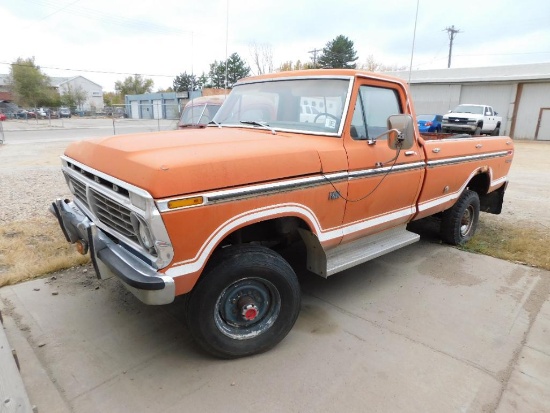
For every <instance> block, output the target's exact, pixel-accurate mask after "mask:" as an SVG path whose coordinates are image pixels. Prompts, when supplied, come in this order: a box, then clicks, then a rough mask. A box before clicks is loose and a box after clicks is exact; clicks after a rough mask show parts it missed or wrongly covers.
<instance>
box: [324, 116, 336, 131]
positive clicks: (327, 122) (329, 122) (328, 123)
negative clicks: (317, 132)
mask: <svg viewBox="0 0 550 413" xmlns="http://www.w3.org/2000/svg"><path fill="white" fill-rule="evenodd" d="M325 128H329V129H336V120H335V119H332V118H329V117H327V119H326V120H325Z"/></svg>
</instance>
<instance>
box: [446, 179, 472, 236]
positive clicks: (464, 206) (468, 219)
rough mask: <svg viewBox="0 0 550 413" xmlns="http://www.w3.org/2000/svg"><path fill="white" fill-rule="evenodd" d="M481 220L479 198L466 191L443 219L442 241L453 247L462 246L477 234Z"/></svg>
mask: <svg viewBox="0 0 550 413" xmlns="http://www.w3.org/2000/svg"><path fill="white" fill-rule="evenodd" d="M478 220H479V196H478V194H477V192H474V191H470V190H468V189H467V190H465V191H464V192H463V193H462V195H461V196H460V198H458V201H456V203H455V204H454V205H453V206H452V207H451V208H449V209H447V210H446V211H443V215H442V217H441V239H442V240H443V241H444V242H446V243H448V244H451V245H462V244H464V243H466V242H468V241H469V240H470V239H471V238H472V237H473V236H474V234H475V232H476V229H477V223H478Z"/></svg>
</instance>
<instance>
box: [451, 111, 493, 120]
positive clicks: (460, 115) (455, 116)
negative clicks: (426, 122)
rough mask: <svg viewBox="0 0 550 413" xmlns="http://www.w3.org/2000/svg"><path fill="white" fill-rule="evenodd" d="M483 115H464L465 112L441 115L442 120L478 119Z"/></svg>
mask: <svg viewBox="0 0 550 413" xmlns="http://www.w3.org/2000/svg"><path fill="white" fill-rule="evenodd" d="M482 117H483V115H479V114H476V113H465V112H451V113H447V114H446V115H443V119H449V118H459V119H469V118H472V119H479V118H482Z"/></svg>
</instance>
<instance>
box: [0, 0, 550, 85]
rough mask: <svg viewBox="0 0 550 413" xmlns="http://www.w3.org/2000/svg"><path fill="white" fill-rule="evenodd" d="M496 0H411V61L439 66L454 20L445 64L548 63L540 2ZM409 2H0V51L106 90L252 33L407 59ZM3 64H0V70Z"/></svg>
mask: <svg viewBox="0 0 550 413" xmlns="http://www.w3.org/2000/svg"><path fill="white" fill-rule="evenodd" d="M503 4H504V3H503V2H501V1H497V0H485V1H483V2H479V1H478V0H476V1H474V0H462V1H461V2H456V1H449V0H444V1H437V0H420V8H419V14H418V22H417V33H416V47H415V56H414V61H413V68H419V69H430V68H444V67H446V66H447V53H448V38H447V33H446V32H445V31H444V29H445V27H447V26H450V25H455V27H457V28H458V29H460V30H461V33H459V34H458V35H457V37H456V39H455V44H454V48H453V67H466V66H480V65H499V64H514V63H524V62H547V61H550V28H549V27H548V24H547V19H548V16H550V2H541V1H540V0H524V1H523V2H521V3H510V4H508V3H506V6H504V5H503ZM227 6H229V14H227ZM415 12H416V0H408V1H404V0H385V1H384V2H372V1H369V2H365V1H364V0H340V1H338V2H323V1H321V0H316V1H314V0H302V1H289V0H279V1H277V2H261V1H257V0H256V1H251V0H240V1H239V0H201V1H195V2H182V1H180V0H162V1H157V2H153V3H152V2H136V1H128V0H117V1H112V0H110V1H107V0H93V1H92V0H80V1H76V2H75V0H26V1H22V0H4V1H3V2H2V3H0V16H2V31H3V33H9V35H8V36H5V38H7V39H9V40H10V41H4V42H3V45H2V47H3V50H2V58H1V59H2V60H1V61H2V62H3V63H10V62H12V61H14V60H15V59H16V58H17V57H31V56H35V58H36V63H37V64H39V65H40V66H42V67H43V68H44V71H45V72H46V73H47V74H49V75H50V76H71V75H83V76H85V77H87V78H89V79H90V80H92V81H94V82H96V83H99V84H101V85H102V86H103V88H104V90H113V88H114V82H115V81H116V80H122V79H124V77H126V76H127V75H126V74H125V73H129V74H133V73H140V74H146V75H148V76H149V77H152V78H153V80H154V81H155V87H168V86H170V85H171V83H172V79H173V76H175V75H177V74H179V73H181V72H183V71H187V72H191V70H193V71H194V73H196V74H200V73H201V72H203V71H206V72H207V71H208V69H209V65H210V63H212V62H213V61H214V60H218V61H219V60H223V59H225V56H226V42H227V46H228V48H227V52H228V53H229V54H231V53H233V52H237V53H239V54H240V56H241V57H242V58H244V59H248V60H249V59H250V57H251V56H250V50H249V45H250V43H252V42H256V43H268V44H270V45H271V46H272V48H273V55H274V63H275V65H276V66H278V65H279V64H280V63H282V62H284V61H288V60H292V61H296V60H298V59H300V60H301V61H307V60H308V59H309V58H310V57H311V54H309V53H308V52H309V51H310V50H312V49H313V48H322V47H323V46H324V45H325V44H326V43H327V42H328V41H330V40H332V39H333V38H334V37H336V36H337V35H340V34H343V35H345V36H347V37H348V38H350V39H351V40H353V41H354V44H355V48H356V50H357V52H358V55H359V63H363V62H365V61H366V59H367V57H368V56H369V55H373V56H374V58H375V59H376V60H377V61H379V62H381V63H383V64H386V65H400V66H405V65H408V64H409V61H410V55H411V44H412V36H413V28H414V16H415ZM228 18H229V26H228V29H229V30H228V37H227V39H226V29H227V27H226V23H227V21H228ZM50 68H63V69H81V70H84V71H83V72H77V71H65V70H58V69H50ZM8 70H9V66H8V65H5V64H4V65H0V72H3V73H6V72H7V71H8ZM98 72H116V73H122V74H116V73H111V74H103V73H98ZM152 75H166V76H152Z"/></svg>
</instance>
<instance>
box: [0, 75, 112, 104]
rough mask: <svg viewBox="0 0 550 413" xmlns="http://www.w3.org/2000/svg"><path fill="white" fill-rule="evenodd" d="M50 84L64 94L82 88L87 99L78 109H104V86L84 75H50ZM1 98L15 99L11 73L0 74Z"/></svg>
mask: <svg viewBox="0 0 550 413" xmlns="http://www.w3.org/2000/svg"><path fill="white" fill-rule="evenodd" d="M50 84H51V86H52V88H54V89H55V90H57V91H58V92H59V94H60V95H63V94H64V93H66V92H67V91H68V90H69V89H71V90H73V91H74V90H79V89H81V90H82V91H83V92H84V93H85V95H86V100H85V101H84V103H83V104H82V107H81V108H78V109H81V110H84V111H101V110H103V88H102V87H101V86H100V85H98V84H97V83H94V82H92V81H91V80H88V79H86V78H85V77H83V76H74V77H50ZM0 100H5V101H10V102H11V101H12V100H13V96H12V94H11V92H10V89H9V75H7V74H0Z"/></svg>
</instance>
